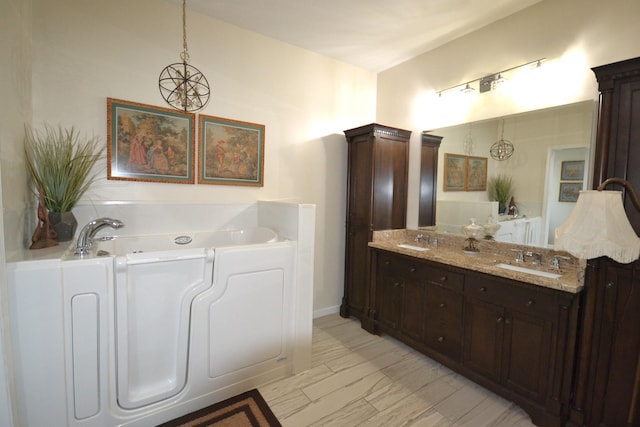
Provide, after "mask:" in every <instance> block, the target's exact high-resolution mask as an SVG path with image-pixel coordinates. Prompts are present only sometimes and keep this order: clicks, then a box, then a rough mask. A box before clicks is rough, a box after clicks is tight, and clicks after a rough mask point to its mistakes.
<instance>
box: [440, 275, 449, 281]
mask: <svg viewBox="0 0 640 427" xmlns="http://www.w3.org/2000/svg"><path fill="white" fill-rule="evenodd" d="M447 279H448V277H447V276H442V277H441V278H440V281H441V282H446V281H447Z"/></svg>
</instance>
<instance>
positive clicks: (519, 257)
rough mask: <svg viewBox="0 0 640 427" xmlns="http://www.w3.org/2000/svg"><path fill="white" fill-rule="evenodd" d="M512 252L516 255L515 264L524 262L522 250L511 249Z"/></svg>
mask: <svg viewBox="0 0 640 427" xmlns="http://www.w3.org/2000/svg"><path fill="white" fill-rule="evenodd" d="M511 250H512V251H513V252H517V254H516V262H524V252H523V251H522V249H511Z"/></svg>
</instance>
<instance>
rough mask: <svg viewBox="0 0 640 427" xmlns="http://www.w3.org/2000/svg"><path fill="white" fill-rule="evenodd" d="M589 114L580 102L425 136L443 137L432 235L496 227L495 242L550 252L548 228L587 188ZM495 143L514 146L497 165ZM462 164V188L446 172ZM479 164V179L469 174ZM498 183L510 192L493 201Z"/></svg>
mask: <svg viewBox="0 0 640 427" xmlns="http://www.w3.org/2000/svg"><path fill="white" fill-rule="evenodd" d="M594 114H595V103H594V102H592V101H585V102H579V103H575V104H569V105H565V106H560V107H554V108H547V109H542V110H537V111H531V112H527V113H522V114H516V115H512V116H505V117H498V118H494V119H489V120H484V121H478V122H473V123H464V124H460V125H456V126H451V127H446V128H441V129H434V130H430V131H429V133H430V134H434V135H438V136H442V137H443V139H442V144H441V146H440V151H439V159H438V189H437V208H436V226H437V229H438V231H440V232H445V233H453V234H462V227H463V226H465V225H467V224H469V222H470V219H471V218H474V219H476V221H477V223H479V224H482V225H487V224H490V223H493V224H498V225H499V226H500V227H498V229H497V231H496V232H495V234H494V235H493V238H495V240H497V241H502V242H509V243H518V244H527V245H532V246H546V247H552V246H553V238H554V230H555V228H556V227H558V226H559V225H560V224H562V222H563V221H564V220H565V219H566V218H567V216H568V215H569V213H570V212H571V210H572V209H573V207H574V206H575V201H576V199H577V193H578V191H579V190H581V189H586V188H588V184H589V183H588V179H589V176H590V174H589V170H590V164H591V161H590V155H591V153H590V150H589V147H590V145H591V141H592V138H593V119H594ZM502 142H506V143H507V144H509V143H511V144H513V148H512V150H513V152H512V153H511V155H510V156H508V157H507V158H503V159H501V158H500V156H498V155H495V147H496V146H497V145H499V143H500V144H501V143H502ZM492 147H493V148H494V150H492ZM492 151H493V153H492ZM492 154H494V155H493V156H492ZM461 159H465V160H466V162H465V163H464V164H466V165H467V167H468V169H467V170H466V171H465V172H464V174H465V176H466V182H465V184H464V185H461V183H460V182H459V181H460V180H459V179H458V180H457V181H456V179H455V178H456V176H454V175H455V174H456V173H458V175H459V174H460V173H461V172H460V171H457V169H455V168H452V167H451V165H453V164H460V163H461ZM478 159H480V160H478ZM481 159H486V177H485V178H484V180H483V177H482V176H481V174H480V175H479V170H478V168H477V167H474V164H475V165H477V164H481V161H482V160H481ZM451 160H454V161H456V160H457V161H458V163H452V161H451ZM474 160H475V163H474ZM447 166H450V167H449V168H448V167H447ZM448 172H449V176H447V174H448ZM505 179H506V180H507V181H509V182H510V183H511V188H510V191H509V192H508V193H509V195H508V198H507V199H506V200H500V201H499V200H497V198H496V197H495V194H494V191H492V190H495V184H496V182H497V183H498V184H502V183H503V182H502V181H504V180H505ZM452 183H455V184H457V185H451V184H452ZM448 184H449V185H448ZM500 188H501V187H499V189H500Z"/></svg>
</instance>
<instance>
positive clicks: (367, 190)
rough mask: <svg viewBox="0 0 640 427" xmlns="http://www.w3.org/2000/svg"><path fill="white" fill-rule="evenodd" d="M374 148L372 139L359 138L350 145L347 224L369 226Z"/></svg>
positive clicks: (363, 136)
mask: <svg viewBox="0 0 640 427" xmlns="http://www.w3.org/2000/svg"><path fill="white" fill-rule="evenodd" d="M373 148H374V145H373V144H372V142H371V140H370V137H369V136H367V135H362V136H359V137H358V138H354V140H353V141H352V142H351V143H349V177H348V183H347V184H348V186H349V188H348V193H349V194H348V200H347V202H348V206H347V222H349V223H355V224H359V225H366V226H369V225H370V224H371V215H372V212H371V199H372V194H371V191H372V188H371V186H372V183H373V179H374V177H373V175H372V174H373V170H372V164H373Z"/></svg>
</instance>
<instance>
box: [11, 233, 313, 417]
mask: <svg viewBox="0 0 640 427" xmlns="http://www.w3.org/2000/svg"><path fill="white" fill-rule="evenodd" d="M296 245H297V242H296V241H294V240H288V239H282V238H279V236H278V235H277V234H276V233H275V232H274V231H273V230H271V229H269V228H264V227H257V228H251V229H242V230H235V231H215V232H205V233H202V232H200V233H173V234H171V235H149V236H124V237H115V238H105V239H97V240H96V241H95V242H94V245H93V247H92V255H91V256H85V257H82V258H80V257H75V258H74V257H73V256H72V255H70V254H69V252H67V254H66V255H65V256H64V257H63V260H58V262H53V261H52V262H48V263H44V264H42V266H41V267H37V266H36V265H33V264H31V265H28V266H22V267H18V268H14V269H12V271H11V277H12V280H13V282H14V283H20V282H22V283H24V282H31V283H33V286H14V287H12V298H13V300H12V302H14V303H15V304H16V306H17V307H18V309H17V310H16V312H15V314H14V317H15V318H14V325H17V326H16V329H15V330H14V333H15V334H17V335H19V336H21V337H23V338H22V341H20V342H19V345H18V347H19V348H18V353H19V354H22V353H31V354H33V352H39V353H40V354H43V352H44V354H47V353H46V352H49V356H51V357H48V358H47V361H46V362H43V361H41V360H38V359H33V362H34V363H35V361H36V360H38V361H37V363H39V364H41V366H39V367H38V369H37V370H35V371H34V370H33V369H31V368H32V367H30V366H29V363H30V362H29V358H26V359H25V361H24V365H23V366H22V367H21V368H22V369H20V370H19V374H18V376H19V379H18V387H19V388H20V393H21V394H22V395H28V396H30V399H29V401H28V403H26V404H25V405H26V407H25V408H23V411H21V412H22V413H23V414H26V415H25V416H26V418H27V420H26V425H33V426H36V425H49V426H104V425H113V426H115V425H119V426H149V425H156V424H159V423H162V422H164V421H167V420H170V419H173V418H175V417H178V416H180V415H182V414H185V413H188V412H191V411H193V410H196V409H198V408H201V407H204V406H207V405H209V404H211V403H213V402H216V401H219V400H222V399H224V398H226V397H229V396H231V395H234V394H236V393H238V392H241V391H244V390H247V389H249V388H253V387H256V386H258V385H260V384H262V383H264V382H265V381H268V380H270V379H274V378H278V377H283V376H286V375H289V374H291V373H292V372H293V368H292V367H293V364H294V358H295V356H296V351H295V348H296V345H297V344H296V343H295V342H294V341H295V334H296V327H295V313H294V311H295V298H296V291H295V284H296V271H295V270H296V254H297V252H296ZM17 265H19V264H17ZM43 278H47V280H48V281H49V283H48V285H49V286H53V288H50V289H48V291H47V292H46V295H49V296H48V297H46V296H45V297H44V299H43V296H42V294H38V292H40V291H41V290H39V289H41V288H42V287H41V286H40V284H41V282H42V280H43ZM58 287H59V289H61V290H62V291H61V292H59V293H58V292H53V291H52V290H51V289H56V288H58ZM42 289H44V288H42ZM57 300H59V301H57ZM58 302H60V303H61V304H58ZM45 303H46V304H47V308H45V309H44V311H43V313H44V314H42V313H40V314H38V309H37V307H35V306H37V304H45ZM50 305H52V306H53V307H50ZM58 306H59V307H61V308H60V310H61V313H58V312H57V310H58V308H57V307H58ZM20 307H30V309H29V310H20ZM43 315H44V316H45V317H47V316H48V315H50V317H51V318H52V319H62V322H61V324H59V325H53V324H50V325H47V327H45V328H41V327H39V325H41V323H42V316H43ZM309 320H310V319H309ZM61 360H64V361H65V362H64V365H65V369H64V373H63V374H59V373H56V372H59V366H58V365H59V363H60V361H61ZM43 367H44V369H43ZM49 371H50V372H51V374H49V373H48V372H49ZM43 401H46V402H50V403H48V405H49V407H48V408H47V411H42V409H43V408H42V403H41V402H43ZM61 404H62V406H63V408H60V407H59V406H60V405H61ZM30 405H31V406H30Z"/></svg>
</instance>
